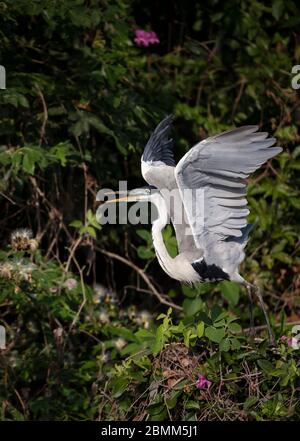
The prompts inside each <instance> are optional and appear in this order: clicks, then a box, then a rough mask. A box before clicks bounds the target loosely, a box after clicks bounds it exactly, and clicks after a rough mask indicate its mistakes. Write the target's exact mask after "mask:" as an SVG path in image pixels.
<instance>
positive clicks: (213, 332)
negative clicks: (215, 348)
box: [205, 326, 225, 343]
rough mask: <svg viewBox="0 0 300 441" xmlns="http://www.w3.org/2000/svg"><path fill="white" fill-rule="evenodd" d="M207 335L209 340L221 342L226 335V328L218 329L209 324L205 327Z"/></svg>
mask: <svg viewBox="0 0 300 441" xmlns="http://www.w3.org/2000/svg"><path fill="white" fill-rule="evenodd" d="M205 335H206V337H207V338H209V340H211V341H213V342H215V343H220V342H221V340H222V339H223V338H224V337H225V331H224V329H216V328H214V327H213V326H209V327H208V328H206V329H205Z"/></svg>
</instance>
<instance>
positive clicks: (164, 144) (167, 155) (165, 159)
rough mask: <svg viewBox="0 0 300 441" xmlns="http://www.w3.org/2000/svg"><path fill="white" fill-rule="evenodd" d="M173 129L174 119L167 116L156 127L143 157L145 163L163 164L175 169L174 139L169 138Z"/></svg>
mask: <svg viewBox="0 0 300 441" xmlns="http://www.w3.org/2000/svg"><path fill="white" fill-rule="evenodd" d="M171 128H172V117H171V116H170V115H168V116H166V117H165V118H164V119H163V120H162V121H161V122H160V123H159V124H158V126H157V127H156V129H155V130H154V132H153V133H152V135H151V136H150V139H149V141H148V142H147V144H146V147H145V149H144V153H143V156H142V161H143V162H148V163H151V162H162V163H163V164H165V165H169V166H171V167H175V160H174V154H173V139H170V138H169V134H170V131H171Z"/></svg>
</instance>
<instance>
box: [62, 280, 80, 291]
mask: <svg viewBox="0 0 300 441" xmlns="http://www.w3.org/2000/svg"><path fill="white" fill-rule="evenodd" d="M64 286H65V287H66V288H67V289H68V290H69V291H71V289H74V288H76V286H77V280H75V279H67V280H66V281H65V282H64Z"/></svg>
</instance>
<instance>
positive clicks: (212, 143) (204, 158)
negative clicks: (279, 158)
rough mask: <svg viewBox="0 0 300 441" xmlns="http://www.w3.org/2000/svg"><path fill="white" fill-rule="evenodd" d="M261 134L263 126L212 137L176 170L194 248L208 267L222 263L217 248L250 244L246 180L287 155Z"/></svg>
mask: <svg viewBox="0 0 300 441" xmlns="http://www.w3.org/2000/svg"><path fill="white" fill-rule="evenodd" d="M257 130H258V126H244V127H240V128H237V129H233V130H229V131H226V132H224V133H221V134H219V135H216V136H212V137H210V138H207V139H206V140H204V141H201V142H200V143H198V144H197V145H195V146H194V147H193V148H192V149H191V150H189V152H188V153H186V155H185V156H184V157H183V158H182V159H181V160H180V161H179V163H178V164H177V167H176V169H175V177H176V180H177V183H178V187H179V190H180V194H181V197H182V200H183V203H184V206H185V210H186V213H187V216H188V220H189V223H190V226H191V228H192V231H193V234H194V239H195V243H196V245H197V247H199V248H201V249H202V250H204V256H205V258H206V261H207V262H209V263H217V262H213V261H214V260H216V254H217V251H218V250H217V248H216V244H217V243H220V242H223V243H225V242H226V241H230V240H231V239H232V240H233V241H235V242H238V241H242V240H243V239H244V238H245V239H246V235H245V229H246V226H247V220H246V217H247V215H248V214H249V209H248V207H247V199H246V186H247V183H246V178H247V177H248V176H249V175H250V173H252V172H254V171H255V170H257V169H258V168H259V167H260V166H261V165H262V164H264V163H265V162H266V161H267V160H268V159H270V158H272V157H273V156H275V155H277V154H278V153H280V152H281V151H282V149H281V147H271V146H273V145H274V144H275V142H276V139H275V138H268V133H265V132H257ZM196 190H198V193H199V194H198V195H197V194H196ZM199 204H200V206H201V212H200V213H199ZM195 213H196V215H195ZM238 238H240V239H238ZM219 251H221V249H220V248H219ZM223 251H224V249H223ZM217 260H218V261H219V263H218V264H221V263H222V262H221V261H222V259H219V258H218V259H217Z"/></svg>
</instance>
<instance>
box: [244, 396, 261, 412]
mask: <svg viewBox="0 0 300 441" xmlns="http://www.w3.org/2000/svg"><path fill="white" fill-rule="evenodd" d="M258 402H259V398H258V397H254V396H251V397H248V398H247V400H246V401H245V402H244V405H243V407H244V410H249V409H250V408H251V407H253V406H255V404H257V403H258Z"/></svg>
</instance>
